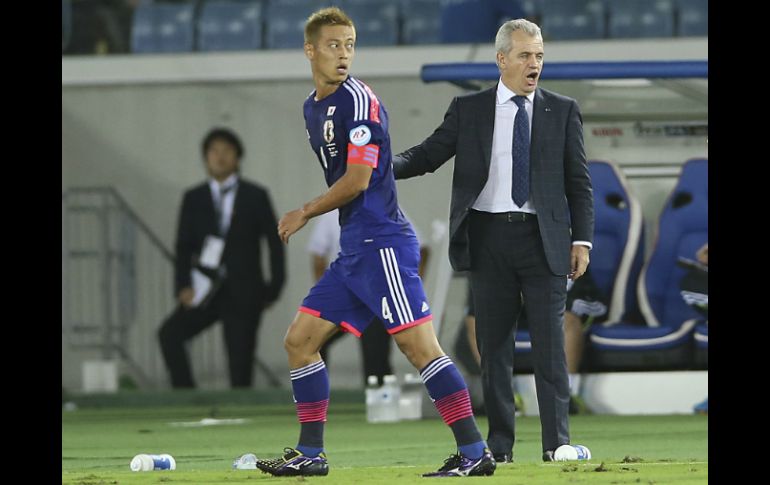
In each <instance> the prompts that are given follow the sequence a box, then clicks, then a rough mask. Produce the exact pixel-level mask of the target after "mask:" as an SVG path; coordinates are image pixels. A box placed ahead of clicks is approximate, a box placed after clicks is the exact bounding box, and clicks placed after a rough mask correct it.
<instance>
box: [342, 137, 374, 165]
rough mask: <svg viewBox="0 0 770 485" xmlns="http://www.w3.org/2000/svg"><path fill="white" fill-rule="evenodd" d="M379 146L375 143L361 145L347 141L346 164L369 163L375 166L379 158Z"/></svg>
mask: <svg viewBox="0 0 770 485" xmlns="http://www.w3.org/2000/svg"><path fill="white" fill-rule="evenodd" d="M379 155H380V147H379V146H377V145H372V144H369V145H364V146H362V147H359V146H355V145H353V144H352V143H348V164H354V165H369V166H370V167H372V168H377V161H378V160H379Z"/></svg>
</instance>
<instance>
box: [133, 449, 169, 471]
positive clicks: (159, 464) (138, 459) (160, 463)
mask: <svg viewBox="0 0 770 485" xmlns="http://www.w3.org/2000/svg"><path fill="white" fill-rule="evenodd" d="M130 468H131V471H132V472H150V471H153V470H176V460H174V457H173V456H171V455H169V454H166V453H164V454H162V455H147V454H140V455H136V456H135V457H134V458H133V459H132V460H131V465H130Z"/></svg>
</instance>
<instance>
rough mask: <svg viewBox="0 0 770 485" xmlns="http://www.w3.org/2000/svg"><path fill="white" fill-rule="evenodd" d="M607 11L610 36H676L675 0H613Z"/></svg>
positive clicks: (609, 3) (616, 37) (608, 4)
mask: <svg viewBox="0 0 770 485" xmlns="http://www.w3.org/2000/svg"><path fill="white" fill-rule="evenodd" d="M607 13H608V17H609V19H608V26H607V33H608V36H609V37H610V38H615V39H621V38H642V37H673V36H674V1H673V0H651V1H639V0H612V1H609V2H607Z"/></svg>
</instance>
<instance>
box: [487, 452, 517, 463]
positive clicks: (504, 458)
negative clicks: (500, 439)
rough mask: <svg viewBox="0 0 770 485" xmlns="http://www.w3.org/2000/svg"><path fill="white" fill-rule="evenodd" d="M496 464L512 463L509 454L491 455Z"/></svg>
mask: <svg viewBox="0 0 770 485" xmlns="http://www.w3.org/2000/svg"><path fill="white" fill-rule="evenodd" d="M492 456H493V457H494V458H495V462H497V463H513V458H511V454H510V453H495V454H493V455H492Z"/></svg>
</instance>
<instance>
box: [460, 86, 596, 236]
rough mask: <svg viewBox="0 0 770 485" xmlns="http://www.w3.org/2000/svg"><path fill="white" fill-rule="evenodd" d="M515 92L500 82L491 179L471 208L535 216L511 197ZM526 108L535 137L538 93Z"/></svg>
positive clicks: (528, 99)
mask: <svg viewBox="0 0 770 485" xmlns="http://www.w3.org/2000/svg"><path fill="white" fill-rule="evenodd" d="M514 96H516V93H514V92H513V91H511V90H510V89H508V87H507V86H506V85H505V84H504V83H503V80H502V78H500V80H499V81H498V83H497V96H496V102H495V126H494V131H493V134H492V156H491V159H490V162H489V177H488V178H487V183H486V184H485V185H484V189H483V190H482V191H481V193H480V194H479V196H478V197H477V198H476V202H474V203H473V205H472V206H471V207H472V208H473V209H476V210H478V211H483V212H492V213H496V212H528V213H530V214H536V213H537V211H536V210H535V207H534V206H533V205H532V204H531V203H530V202H529V200H527V202H525V203H524V205H522V206H521V207H519V206H518V205H516V203H515V202H514V201H513V197H512V196H511V190H512V186H513V152H512V147H513V121H514V119H516V113H517V112H518V111H519V107H518V106H516V103H514V102H513V100H512V99H511V98H513V97H514ZM525 98H526V101H524V109H525V110H527V117H528V118H529V135H530V138H531V137H532V108H533V106H534V102H535V92H534V91H533V92H532V93H530V94H529V95H527V96H526V97H525ZM572 244H573V245H575V244H579V245H581V246H588V249H591V247H592V244H591V243H590V242H588V241H573V242H572Z"/></svg>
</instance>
